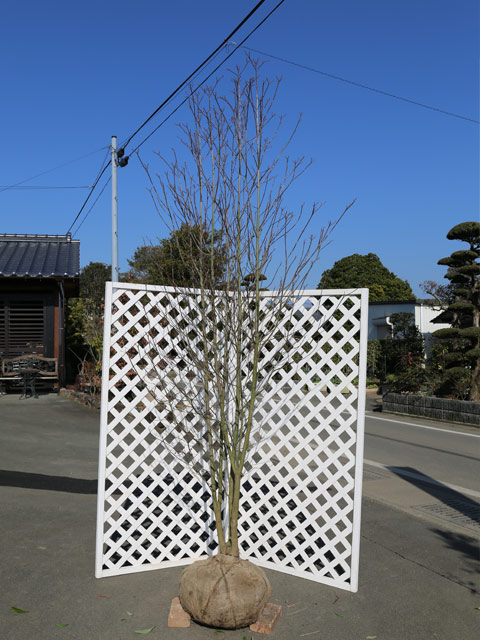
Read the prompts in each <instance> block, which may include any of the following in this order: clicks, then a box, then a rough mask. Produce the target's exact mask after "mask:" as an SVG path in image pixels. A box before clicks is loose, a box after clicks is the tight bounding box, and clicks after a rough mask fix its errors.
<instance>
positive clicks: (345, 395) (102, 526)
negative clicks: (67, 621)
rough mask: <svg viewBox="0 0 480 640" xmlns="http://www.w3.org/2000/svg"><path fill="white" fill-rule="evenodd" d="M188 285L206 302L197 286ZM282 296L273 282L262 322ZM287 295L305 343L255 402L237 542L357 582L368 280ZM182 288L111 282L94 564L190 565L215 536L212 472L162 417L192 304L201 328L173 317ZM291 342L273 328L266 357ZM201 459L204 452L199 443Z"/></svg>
mask: <svg viewBox="0 0 480 640" xmlns="http://www.w3.org/2000/svg"><path fill="white" fill-rule="evenodd" d="M188 295H189V300H190V301H191V300H193V301H194V302H193V304H194V305H195V304H197V302H195V300H197V301H198V299H199V298H198V296H199V292H195V291H193V290H190V291H189V292H188ZM196 296H197V297H196ZM274 296H275V292H266V293H265V294H263V298H262V305H264V307H263V308H264V311H265V317H264V319H263V321H264V322H268V321H269V319H271V318H269V317H268V309H269V300H272V298H274ZM291 300H292V305H293V313H292V314H290V316H289V318H290V321H291V319H292V318H295V320H296V322H297V324H296V325H295V336H296V338H295V344H294V347H295V354H296V357H295V358H294V359H292V360H290V359H289V366H288V367H283V368H282V369H281V373H280V374H279V375H277V379H275V380H273V379H270V380H269V382H268V384H266V385H265V388H264V390H263V392H262V394H261V397H260V398H259V402H258V404H257V406H256V408H255V425H256V428H255V429H254V431H253V436H252V446H251V450H250V455H249V459H248V461H247V465H246V469H245V474H244V479H243V487H242V504H241V509H240V521H239V536H240V546H241V555H242V557H244V558H248V559H251V560H253V561H254V562H255V563H256V564H258V565H261V566H263V567H266V568H270V569H275V570H278V571H282V572H285V573H289V574H292V575H295V576H300V577H304V578H308V579H311V580H315V581H317V582H321V583H324V584H328V585H332V586H335V587H338V588H342V589H347V590H350V591H356V590H357V587H358V563H359V540H360V507H361V483H362V466H363V433H364V414H365V397H364V396H365V394H364V393H363V389H364V388H365V370H366V346H367V313H368V290H367V289H355V290H335V291H330V290H329V291H318V290H313V291H298V292H295V293H294V294H292V296H291ZM180 301H181V297H179V295H178V292H176V291H175V290H174V289H172V288H169V287H156V286H145V285H130V284H123V283H113V284H112V283H107V285H106V297H105V325H104V326H105V331H104V354H103V363H104V366H103V381H102V404H101V433H100V454H99V489H98V505H97V550H96V576H97V577H104V576H111V575H120V574H124V573H131V572H136V571H144V570H151V569H158V568H162V567H167V566H181V565H186V564H189V563H191V562H193V561H194V560H197V559H199V558H202V557H205V556H206V555H207V554H211V553H212V552H214V551H215V550H216V548H217V543H216V533H215V523H214V518H213V511H212V508H211V506H212V503H211V497H210V494H209V489H208V486H207V482H206V480H205V478H202V477H201V476H200V475H198V474H196V473H194V472H193V471H192V465H193V463H192V462H190V463H186V462H185V460H182V459H181V458H180V457H179V456H177V455H175V451H176V449H175V447H176V444H179V440H181V437H182V436H181V434H179V433H177V432H176V431H175V429H174V428H173V427H172V428H168V427H167V428H166V430H165V427H164V426H163V425H164V424H165V418H166V415H167V412H168V407H167V406H166V405H165V404H164V403H162V402H161V401H160V402H159V395H158V370H159V369H158V368H159V367H160V369H161V370H163V371H165V376H162V377H163V378H164V380H163V383H162V388H166V389H168V376H169V373H170V371H171V370H172V369H171V367H173V366H174V365H175V362H177V366H178V358H181V357H182V354H181V351H182V344H183V343H182V340H184V339H185V336H188V335H192V336H193V335H195V322H196V316H195V313H192V314H191V316H192V317H191V321H192V330H191V331H190V329H188V328H187V329H185V332H184V334H182V335H178V332H173V331H172V328H171V325H170V324H169V323H168V322H166V321H165V318H166V317H172V318H173V317H175V316H176V315H177V314H178V310H179V307H178V305H179V304H180ZM159 309H161V311H162V313H159ZM168 314H170V315H168ZM275 321H276V322H277V325H278V331H277V332H276V334H275V335H282V334H286V333H287V332H286V329H285V326H286V323H287V322H289V319H288V318H286V317H284V318H283V319H282V318H280V319H279V318H278V316H277V317H276V320H275ZM283 325H285V326H283ZM192 340H193V338H192ZM282 350H283V352H285V344H283V343H282V340H281V339H279V340H277V341H276V342H275V343H273V342H272V344H271V349H270V350H268V349H266V350H265V353H264V357H263V360H262V366H264V367H267V365H268V362H269V361H270V360H271V361H273V359H274V358H275V355H276V354H277V357H279V356H278V354H279V353H280V352H282ZM172 353H175V357H172V355H171V354H172ZM179 354H180V355H179ZM247 364H248V362H245V366H247ZM154 371H157V373H156V374H154V373H153V372H154ZM165 381H166V384H165ZM152 385H153V386H152ZM154 387H155V391H156V393H154V392H153V391H152V389H153V388H154ZM359 389H361V390H362V393H359ZM165 393H168V391H166V392H165ZM178 412H179V415H180V417H181V418H182V419H184V420H186V421H189V420H190V421H192V420H193V421H196V425H195V426H194V428H197V427H198V430H199V431H198V433H200V434H201V429H202V426H201V425H200V424H199V423H198V417H197V418H193V417H192V415H191V412H189V411H188V408H185V407H180V408H179V409H178ZM160 428H161V429H163V431H162V437H158V434H157V432H156V430H158V429H160ZM178 450H179V451H180V450H181V449H180V448H179V449H178ZM192 451H193V449H192ZM194 454H195V452H194V451H193V453H192V456H193V455H194ZM192 460H196V462H197V463H199V460H200V463H201V457H198V456H197V458H194V457H192Z"/></svg>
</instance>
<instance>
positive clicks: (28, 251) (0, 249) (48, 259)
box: [0, 234, 80, 278]
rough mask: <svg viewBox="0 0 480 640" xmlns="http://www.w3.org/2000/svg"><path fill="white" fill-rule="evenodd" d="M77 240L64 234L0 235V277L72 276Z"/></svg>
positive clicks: (76, 268)
mask: <svg viewBox="0 0 480 640" xmlns="http://www.w3.org/2000/svg"><path fill="white" fill-rule="evenodd" d="M79 273H80V241H79V240H72V238H71V236H70V234H67V235H66V236H47V235H20V234H0V276H4V277H12V276H13V277H14V276H18V277H25V276H27V277H31V278H52V277H55V276H59V277H64V278H74V277H77V276H78V275H79Z"/></svg>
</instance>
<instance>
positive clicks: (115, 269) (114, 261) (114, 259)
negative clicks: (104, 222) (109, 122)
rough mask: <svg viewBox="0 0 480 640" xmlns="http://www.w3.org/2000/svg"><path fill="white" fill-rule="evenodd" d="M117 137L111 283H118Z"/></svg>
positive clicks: (113, 185) (113, 158) (113, 137)
mask: <svg viewBox="0 0 480 640" xmlns="http://www.w3.org/2000/svg"><path fill="white" fill-rule="evenodd" d="M117 164H118V163H117V136H112V282H118V277H119V271H118V195H117Z"/></svg>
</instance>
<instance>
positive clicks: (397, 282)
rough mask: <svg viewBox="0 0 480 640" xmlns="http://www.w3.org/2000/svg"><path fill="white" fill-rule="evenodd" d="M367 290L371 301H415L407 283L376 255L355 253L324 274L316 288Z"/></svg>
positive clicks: (339, 261)
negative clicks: (363, 288) (360, 288)
mask: <svg viewBox="0 0 480 640" xmlns="http://www.w3.org/2000/svg"><path fill="white" fill-rule="evenodd" d="M358 287H367V288H368V289H369V291H370V301H371V302H381V301H384V300H385V301H386V300H389V301H390V300H412V299H415V296H414V294H413V291H412V289H411V287H410V285H409V284H408V282H407V281H406V280H401V279H400V278H399V277H398V276H396V275H395V274H394V273H392V272H391V271H389V270H388V269H387V268H386V267H385V266H384V265H383V264H382V262H381V260H380V258H379V257H378V256H377V255H376V254H375V253H368V254H367V255H360V254H358V253H354V254H353V255H351V256H346V257H345V258H342V259H341V260H338V261H337V262H335V264H334V265H333V267H332V268H331V269H327V270H326V271H324V272H323V274H322V278H321V280H320V282H319V283H318V288H319V289H354V288H358Z"/></svg>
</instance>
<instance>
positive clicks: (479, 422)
mask: <svg viewBox="0 0 480 640" xmlns="http://www.w3.org/2000/svg"><path fill="white" fill-rule="evenodd" d="M382 408H383V410H384V411H392V412H394V413H403V414H406V415H415V416H424V417H426V418H434V419H437V420H447V421H449V422H459V423H461V424H473V425H476V426H480V403H479V402H469V401H467V400H450V399H449V398H434V397H428V396H427V397H425V396H416V395H413V394H408V393H394V392H393V391H389V392H388V393H386V394H385V395H384V396H383V397H382Z"/></svg>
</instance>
